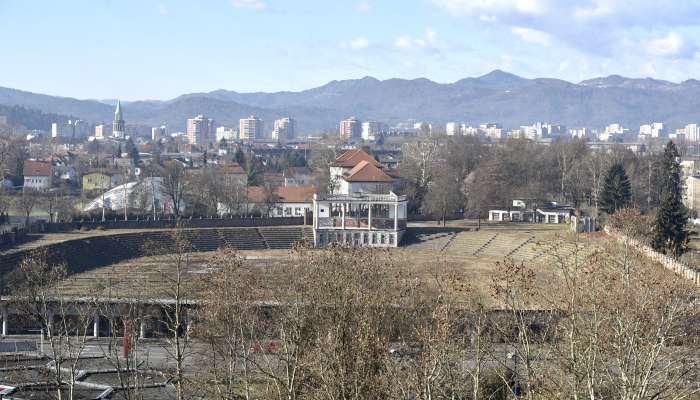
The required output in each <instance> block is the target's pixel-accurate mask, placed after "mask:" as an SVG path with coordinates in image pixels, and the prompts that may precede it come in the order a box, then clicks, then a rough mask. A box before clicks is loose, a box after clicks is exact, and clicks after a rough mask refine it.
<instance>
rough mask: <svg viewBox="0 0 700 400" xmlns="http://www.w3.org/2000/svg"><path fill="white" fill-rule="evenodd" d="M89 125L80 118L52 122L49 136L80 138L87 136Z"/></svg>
mask: <svg viewBox="0 0 700 400" xmlns="http://www.w3.org/2000/svg"><path fill="white" fill-rule="evenodd" d="M89 134H90V127H89V126H88V124H87V123H86V122H85V121H83V120H80V119H74V120H68V122H64V123H61V122H54V123H52V124H51V137H54V138H58V137H62V138H66V139H81V138H85V137H87V136H89Z"/></svg>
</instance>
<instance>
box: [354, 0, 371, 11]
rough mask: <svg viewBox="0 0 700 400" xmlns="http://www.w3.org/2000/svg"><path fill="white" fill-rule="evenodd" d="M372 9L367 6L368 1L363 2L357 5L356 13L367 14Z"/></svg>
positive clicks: (369, 5)
mask: <svg viewBox="0 0 700 400" xmlns="http://www.w3.org/2000/svg"><path fill="white" fill-rule="evenodd" d="M371 9H372V5H371V4H369V1H366V0H363V1H360V2H359V3H357V11H360V12H368V11H369V10H371Z"/></svg>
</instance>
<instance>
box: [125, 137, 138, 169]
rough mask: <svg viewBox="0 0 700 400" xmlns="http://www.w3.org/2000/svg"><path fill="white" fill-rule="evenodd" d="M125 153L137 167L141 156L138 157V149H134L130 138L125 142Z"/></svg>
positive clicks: (134, 145) (134, 146)
mask: <svg viewBox="0 0 700 400" xmlns="http://www.w3.org/2000/svg"><path fill="white" fill-rule="evenodd" d="M120 146H121V144H120ZM126 152H127V154H129V158H131V160H132V161H133V162H134V165H136V166H138V165H139V162H140V161H141V156H140V155H139V149H138V147H136V144H134V141H133V140H131V138H129V140H127V141H126Z"/></svg>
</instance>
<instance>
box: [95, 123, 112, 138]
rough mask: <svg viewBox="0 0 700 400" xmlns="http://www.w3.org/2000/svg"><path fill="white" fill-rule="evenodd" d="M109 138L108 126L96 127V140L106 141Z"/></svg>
mask: <svg viewBox="0 0 700 400" xmlns="http://www.w3.org/2000/svg"><path fill="white" fill-rule="evenodd" d="M107 136H109V127H108V126H107V125H105V124H99V125H95V139H104V138H106V137H107Z"/></svg>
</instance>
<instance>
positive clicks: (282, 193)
mask: <svg viewBox="0 0 700 400" xmlns="http://www.w3.org/2000/svg"><path fill="white" fill-rule="evenodd" d="M265 193H266V188H265V187H263V186H250V187H248V201H249V202H251V203H264V202H265ZM272 193H274V194H275V195H276V196H278V199H277V201H276V202H277V203H310V202H311V201H313V197H314V193H316V188H315V187H314V186H295V187H276V188H274V189H272Z"/></svg>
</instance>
